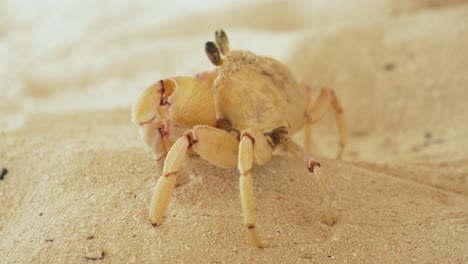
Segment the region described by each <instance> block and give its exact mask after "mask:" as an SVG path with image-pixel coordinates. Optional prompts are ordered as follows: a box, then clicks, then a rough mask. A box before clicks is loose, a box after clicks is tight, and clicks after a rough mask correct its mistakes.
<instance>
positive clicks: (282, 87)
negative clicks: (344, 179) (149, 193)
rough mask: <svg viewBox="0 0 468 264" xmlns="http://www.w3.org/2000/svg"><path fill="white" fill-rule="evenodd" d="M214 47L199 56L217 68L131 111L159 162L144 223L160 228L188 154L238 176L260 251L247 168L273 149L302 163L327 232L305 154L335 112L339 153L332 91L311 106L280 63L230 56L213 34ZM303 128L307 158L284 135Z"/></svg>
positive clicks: (165, 88)
mask: <svg viewBox="0 0 468 264" xmlns="http://www.w3.org/2000/svg"><path fill="white" fill-rule="evenodd" d="M215 39H216V43H213V42H207V43H206V45H205V51H206V54H207V55H208V58H209V59H210V60H211V62H212V63H213V64H215V65H216V66H218V67H217V69H216V70H214V71H206V72H203V73H201V74H198V75H197V76H196V77H195V78H193V77H174V78H168V79H163V80H160V81H158V82H156V83H155V84H153V85H151V86H150V87H148V88H147V89H146V90H144V91H143V93H142V94H141V95H140V97H139V98H138V99H137V101H136V103H135V104H134V105H133V109H132V121H133V122H134V123H136V124H138V125H139V127H140V135H141V138H142V140H143V141H144V142H145V143H146V144H147V145H148V146H149V147H151V148H152V150H153V153H154V155H155V159H156V160H157V161H158V162H160V161H164V166H163V168H162V175H161V177H160V178H159V180H158V183H157V184H156V187H155V191H154V193H153V197H152V201H151V208H150V222H151V223H152V224H153V225H159V224H161V222H162V218H163V216H164V212H165V211H166V208H167V206H168V204H169V198H170V196H171V193H172V191H173V189H174V185H175V181H176V176H177V174H178V171H179V169H180V167H181V165H182V162H183V158H184V156H185V154H186V153H191V152H192V153H196V154H198V155H200V156H201V157H202V158H204V159H206V160H207V161H209V162H211V163H212V164H214V165H216V166H219V167H223V168H231V167H237V168H238V170H239V172H240V192H241V204H242V210H243V213H244V222H245V226H246V227H247V230H248V232H249V234H250V236H251V239H252V241H253V243H254V244H255V245H256V246H258V247H261V246H262V245H263V244H262V242H261V240H260V237H259V236H258V233H257V231H256V229H255V224H254V223H255V220H254V204H253V183H252V175H251V170H252V164H253V163H256V164H259V165H263V164H265V163H267V162H268V161H269V160H270V159H271V157H272V154H273V151H274V150H275V148H276V147H278V146H283V147H285V148H286V149H287V150H288V151H289V152H290V153H291V154H292V155H293V156H295V157H297V158H300V159H302V160H303V161H304V162H305V165H306V166H307V168H308V169H309V171H311V172H313V173H314V175H315V176H316V179H317V180H318V182H319V185H320V187H321V188H320V189H321V191H322V195H323V198H324V201H325V204H326V206H327V207H326V208H327V209H326V211H325V212H326V223H327V224H329V225H332V224H333V213H332V208H331V200H330V196H329V194H330V188H329V186H328V183H327V180H326V178H325V177H323V176H320V175H319V174H318V172H317V169H314V168H315V167H316V166H320V163H318V162H317V161H316V160H315V159H313V158H312V157H311V156H310V155H309V154H308V152H307V151H306V150H307V149H308V145H309V143H310V140H308V138H309V133H308V131H309V129H310V125H311V124H312V123H315V122H317V121H318V120H320V118H321V117H322V116H323V115H324V114H325V113H326V110H327V109H328V108H329V106H332V107H333V109H334V110H335V113H336V117H337V121H338V127H339V130H340V146H341V150H342V149H343V147H344V143H345V139H346V126H345V122H344V118H343V111H342V108H341V104H340V102H339V101H338V98H337V97H336V96H335V93H334V92H333V90H331V89H328V88H323V89H321V90H320V92H319V94H318V95H317V97H316V98H315V100H314V101H313V102H310V100H309V94H308V87H307V85H305V84H303V83H301V82H297V81H296V80H295V79H294V77H293V76H292V74H291V72H290V71H289V70H288V68H287V67H286V66H285V65H283V64H282V63H281V62H279V61H277V60H275V59H272V58H269V57H264V56H258V55H255V54H253V53H251V52H248V51H242V50H234V51H229V45H228V40H227V36H226V34H225V33H224V31H222V30H220V31H216V34H215ZM303 126H305V128H306V129H305V131H306V134H305V139H306V150H304V149H303V148H301V147H300V146H299V145H297V144H296V143H295V142H294V141H293V140H292V139H291V138H290V137H289V136H288V135H289V134H292V133H295V132H297V131H299V130H300V129H301V128H302V127H303Z"/></svg>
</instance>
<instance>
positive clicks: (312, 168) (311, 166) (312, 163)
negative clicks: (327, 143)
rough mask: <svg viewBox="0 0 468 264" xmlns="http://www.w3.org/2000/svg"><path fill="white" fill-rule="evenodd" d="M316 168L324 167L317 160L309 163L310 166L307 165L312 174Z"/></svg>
mask: <svg viewBox="0 0 468 264" xmlns="http://www.w3.org/2000/svg"><path fill="white" fill-rule="evenodd" d="M315 166H319V167H321V166H322V165H321V164H320V162H317V161H315V160H312V161H310V162H309V164H308V165H307V168H308V169H309V171H310V172H314V167H315Z"/></svg>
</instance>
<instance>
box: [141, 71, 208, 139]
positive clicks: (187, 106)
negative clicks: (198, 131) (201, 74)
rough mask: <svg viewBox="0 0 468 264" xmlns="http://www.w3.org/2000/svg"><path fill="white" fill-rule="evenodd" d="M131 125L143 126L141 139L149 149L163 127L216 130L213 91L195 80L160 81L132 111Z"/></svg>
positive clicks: (146, 91) (176, 78) (147, 90)
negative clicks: (200, 127) (202, 126)
mask: <svg viewBox="0 0 468 264" xmlns="http://www.w3.org/2000/svg"><path fill="white" fill-rule="evenodd" d="M132 122H133V123H135V124H137V125H139V126H140V134H141V138H142V139H143V141H144V142H145V143H146V144H147V145H148V146H151V144H152V140H153V136H154V133H155V132H156V130H157V129H158V128H160V127H161V126H162V124H164V123H166V124H167V123H172V124H179V125H183V126H186V127H193V126H195V125H208V126H214V125H215V124H216V111H215V107H214V102H213V97H212V95H211V92H210V87H208V86H207V85H205V84H204V82H203V81H200V80H198V79H196V78H193V77H175V78H170V79H164V80H160V81H158V82H157V83H155V84H153V85H151V86H150V87H148V88H146V89H145V90H144V91H143V93H142V94H141V95H140V96H139V97H138V99H137V101H136V102H135V104H134V105H133V107H132Z"/></svg>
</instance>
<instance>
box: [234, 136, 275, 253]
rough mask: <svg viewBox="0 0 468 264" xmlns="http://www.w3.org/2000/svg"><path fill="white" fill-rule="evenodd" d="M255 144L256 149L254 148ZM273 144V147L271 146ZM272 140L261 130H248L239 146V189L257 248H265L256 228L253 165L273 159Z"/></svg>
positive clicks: (245, 218) (249, 228) (243, 208)
mask: <svg viewBox="0 0 468 264" xmlns="http://www.w3.org/2000/svg"><path fill="white" fill-rule="evenodd" d="M254 143H255V147H254ZM270 143H271V145H270ZM272 146H273V145H272V142H271V139H270V138H268V137H265V136H264V135H263V134H261V132H260V131H259V130H256V129H247V130H245V131H244V132H242V134H241V141H240V144H239V161H238V165H237V166H238V169H239V172H240V179H239V189H240V194H241V204H242V211H243V214H244V223H245V227H246V228H247V231H248V232H249V235H250V238H251V240H252V242H253V243H254V244H255V246H257V247H263V243H262V241H261V239H260V237H259V235H258V233H257V229H256V227H255V206H254V195H253V179H252V173H251V171H252V164H253V161H254V160H255V162H256V163H257V164H260V165H262V164H264V163H266V162H267V161H268V160H270V159H271V156H272V154H273V147H272Z"/></svg>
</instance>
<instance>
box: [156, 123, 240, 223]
mask: <svg viewBox="0 0 468 264" xmlns="http://www.w3.org/2000/svg"><path fill="white" fill-rule="evenodd" d="M238 144H239V142H238V141H237V139H236V138H234V137H233V136H231V135H230V134H229V133H228V132H226V131H224V130H221V129H217V128H214V127H209V126H195V127H194V128H193V129H191V130H188V131H186V132H185V133H184V135H183V136H182V137H181V138H179V139H178V140H177V141H176V142H175V143H174V145H173V146H172V147H171V149H170V150H169V152H168V153H167V156H166V160H165V162H164V168H163V172H162V176H161V177H159V179H158V182H157V184H156V187H155V189H154V193H153V197H152V199H151V206H150V214H149V220H150V222H151V223H152V224H153V225H160V224H161V222H162V218H163V216H164V213H165V211H166V209H167V206H168V204H169V199H170V197H171V194H172V191H173V190H174V186H175V183H176V179H177V175H178V172H179V170H180V168H181V166H182V161H183V158H184V156H185V153H186V152H187V150H188V149H192V150H193V151H195V152H196V153H197V154H199V155H200V156H201V157H203V158H204V159H206V160H208V161H209V162H211V163H213V164H214V165H216V166H218V167H222V168H234V167H235V166H236V165H237V152H238V147H239V146H238Z"/></svg>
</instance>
